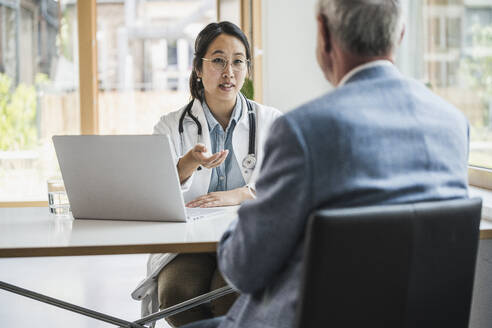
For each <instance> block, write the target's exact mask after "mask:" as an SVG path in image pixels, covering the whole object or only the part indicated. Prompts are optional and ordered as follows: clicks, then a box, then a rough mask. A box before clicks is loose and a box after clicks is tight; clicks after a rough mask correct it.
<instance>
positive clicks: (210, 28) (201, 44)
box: [190, 22, 251, 101]
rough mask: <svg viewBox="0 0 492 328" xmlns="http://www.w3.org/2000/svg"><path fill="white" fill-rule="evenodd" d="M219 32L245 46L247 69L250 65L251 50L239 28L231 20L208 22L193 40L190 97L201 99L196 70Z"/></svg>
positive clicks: (200, 86) (201, 84)
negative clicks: (193, 52)
mask: <svg viewBox="0 0 492 328" xmlns="http://www.w3.org/2000/svg"><path fill="white" fill-rule="evenodd" d="M221 34H227V35H230V36H233V37H235V38H237V39H239V41H241V42H242V43H243V45H244V48H246V59H247V60H248V71H249V70H250V65H251V50H250V48H249V42H248V38H247V37H246V35H245V34H244V32H243V31H241V29H240V28H239V27H238V26H237V25H235V24H233V23H231V22H219V23H210V24H208V25H207V26H205V28H204V29H203V30H201V32H200V33H199V34H198V36H197V37H196V40H195V54H194V57H193V68H192V71H191V75H190V93H191V98H192V99H199V100H200V101H203V99H202V98H203V83H202V82H201V81H200V82H198V81H197V79H198V75H197V73H196V72H197V71H201V70H202V63H203V62H202V58H203V57H205V54H206V53H207V50H208V47H209V46H210V44H211V43H212V42H213V41H214V40H215V39H216V38H217V37H218V36H219V35H221Z"/></svg>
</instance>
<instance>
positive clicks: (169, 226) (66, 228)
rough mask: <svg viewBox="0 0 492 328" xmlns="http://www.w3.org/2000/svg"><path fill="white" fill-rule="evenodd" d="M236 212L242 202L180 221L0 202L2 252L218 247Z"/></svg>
mask: <svg viewBox="0 0 492 328" xmlns="http://www.w3.org/2000/svg"><path fill="white" fill-rule="evenodd" d="M236 212H237V207H231V208H230V209H227V210H226V211H224V212H220V213H218V214H212V215H210V216H209V217H206V218H202V219H198V220H194V221H189V222H186V223H174V222H147V221H145V222H144V221H109V220H79V219H77V220H74V219H73V218H72V217H55V216H53V215H52V214H50V213H49V212H48V208H46V207H31V208H29V207H25V208H0V257H34V256H73V255H103V254H137V253H166V252H172V253H200V252H214V251H215V250H216V247H217V242H218V241H219V239H220V237H221V236H222V234H223V232H224V231H225V230H226V228H227V227H228V226H229V224H230V223H231V222H232V221H233V220H234V218H235V217H236ZM0 288H1V289H4V290H7V291H10V292H13V293H16V294H20V295H23V296H26V297H29V298H33V299H36V300H38V301H41V302H45V303H48V304H52V305H54V306H57V307H61V308H64V309H67V310H70V311H73V312H77V313H80V314H83V315H86V316H89V317H92V318H95V319H98V320H102V321H105V322H108V323H111V324H114V325H117V326H121V327H136V328H142V327H144V326H143V324H145V323H146V322H149V320H147V321H145V318H143V319H139V320H136V321H135V322H128V321H125V320H122V319H119V318H115V317H112V316H109V315H106V314H103V313H99V312H96V311H93V310H90V309H86V308H82V307H79V306H76V305H74V304H70V303H67V302H63V301H60V300H58V299H54V298H51V297H49V296H46V295H41V294H38V293H35V292H32V291H30V290H26V289H23V288H20V287H17V286H14V285H10V284H8V283H5V282H2V281H0ZM231 291H232V289H231V288H230V287H223V288H220V289H219V290H216V291H213V292H211V293H209V294H210V295H206V296H204V297H202V298H201V299H200V300H198V302H201V303H204V302H207V301H208V300H210V299H212V298H213V297H217V296H220V295H225V294H227V293H230V292H231ZM195 303H196V301H195V302H190V303H189V305H186V306H192V305H193V304H195ZM176 308H178V307H176ZM179 308H183V306H180V307H179ZM175 310H176V309H174V307H171V308H169V309H168V310H167V312H165V311H162V312H165V313H162V312H161V313H160V314H154V315H153V316H154V319H157V318H160V317H162V316H163V315H169V314H171V313H174V311H175Z"/></svg>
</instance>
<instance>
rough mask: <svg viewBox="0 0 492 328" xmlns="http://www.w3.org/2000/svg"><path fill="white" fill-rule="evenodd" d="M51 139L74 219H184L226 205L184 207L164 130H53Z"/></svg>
mask: <svg viewBox="0 0 492 328" xmlns="http://www.w3.org/2000/svg"><path fill="white" fill-rule="evenodd" d="M53 144H54V145H55V151H56V156H57V158H58V163H59V165H60V170H61V174H62V177H63V181H64V183H65V189H66V191H67V196H68V200H69V202H70V209H71V211H72V214H73V217H74V218H76V219H107V220H142V221H175V222H185V221H187V220H190V219H197V218H201V217H204V216H208V215H211V214H216V213H217V212H219V211H224V208H212V209H191V208H185V205H184V199H183V195H182V192H181V186H180V183H179V178H178V173H177V170H176V166H175V164H174V160H173V155H172V151H171V142H170V139H169V136H167V135H118V136H113V135H104V136H100V135H84V136H54V137H53ZM187 210H188V211H189V212H192V213H188V215H187Z"/></svg>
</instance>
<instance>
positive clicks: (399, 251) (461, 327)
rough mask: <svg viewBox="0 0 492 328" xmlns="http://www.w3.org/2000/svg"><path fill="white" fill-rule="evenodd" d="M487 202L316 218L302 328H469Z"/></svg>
mask: <svg viewBox="0 0 492 328" xmlns="http://www.w3.org/2000/svg"><path fill="white" fill-rule="evenodd" d="M481 207H482V201H481V200H480V199H463V200H450V201H439V202H429V203H420V204H406V205H391V206H373V207H364V208H349V209H338V210H320V211H317V212H316V213H314V214H313V215H312V216H311V218H310V222H309V225H308V229H307V239H306V251H305V263H304V276H303V283H302V288H301V296H300V302H299V307H298V313H297V318H298V322H297V327H302V328H311V327H313V328H314V327H316V328H320V327H343V328H351V327H357V328H362V327H364V328H371V327H377V328H384V327H391V328H440V327H443V328H455V327H456V328H466V327H468V321H469V316H470V306H471V299H472V289H473V279H474V274H475V260H476V254H477V247H478V240H479V225H480V217H481Z"/></svg>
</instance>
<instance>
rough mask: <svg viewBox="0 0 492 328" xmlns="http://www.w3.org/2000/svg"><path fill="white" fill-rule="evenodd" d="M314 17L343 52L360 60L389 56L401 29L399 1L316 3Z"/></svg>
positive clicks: (369, 0)
mask: <svg viewBox="0 0 492 328" xmlns="http://www.w3.org/2000/svg"><path fill="white" fill-rule="evenodd" d="M318 13H319V14H321V15H323V16H324V17H325V19H326V21H327V25H328V28H329V29H330V33H332V36H334V37H335V38H336V39H337V40H338V41H339V42H340V43H341V45H342V47H343V48H344V50H346V51H348V52H350V53H353V54H355V55H359V56H364V57H369V56H371V57H372V56H383V55H388V54H390V53H391V52H392V51H393V50H394V48H395V46H396V45H397V43H398V40H399V37H400V33H401V30H402V26H403V25H402V24H403V22H402V17H401V16H402V9H401V1H400V0H318Z"/></svg>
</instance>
